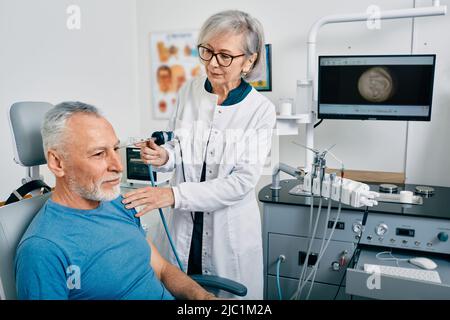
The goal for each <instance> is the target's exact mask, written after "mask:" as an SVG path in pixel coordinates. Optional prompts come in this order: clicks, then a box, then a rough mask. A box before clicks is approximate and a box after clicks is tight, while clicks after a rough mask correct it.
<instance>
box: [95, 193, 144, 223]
mask: <svg viewBox="0 0 450 320" xmlns="http://www.w3.org/2000/svg"><path fill="white" fill-rule="evenodd" d="M123 199H124V198H123V196H122V195H120V196H118V197H117V198H116V199H114V200H112V201H107V202H104V203H103V206H104V208H105V210H111V209H112V210H114V211H115V212H116V213H117V214H119V215H120V216H123V217H126V218H128V219H130V220H132V221H133V222H134V223H139V218H136V217H135V216H134V215H135V214H136V213H137V211H136V210H135V209H127V208H125V205H124V204H123V203H122V200H123Z"/></svg>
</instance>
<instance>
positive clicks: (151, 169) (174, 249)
mask: <svg viewBox="0 0 450 320" xmlns="http://www.w3.org/2000/svg"><path fill="white" fill-rule="evenodd" d="M148 170H149V171H150V181H151V183H152V187H156V184H155V179H154V177H153V168H152V165H151V164H149V165H148ZM158 211H159V216H160V217H161V221H162V223H163V226H164V230H166V234H167V238H168V239H169V243H170V246H171V247H172V251H173V254H174V255H175V258H176V259H177V263H178V266H179V267H180V270H181V271H183V272H184V268H183V265H182V264H181V260H180V258H179V257H178V253H177V249H176V248H175V245H174V243H173V240H172V237H171V236H170V233H169V228H168V227H167V223H166V218H164V214H163V211H162V209H161V208H158Z"/></svg>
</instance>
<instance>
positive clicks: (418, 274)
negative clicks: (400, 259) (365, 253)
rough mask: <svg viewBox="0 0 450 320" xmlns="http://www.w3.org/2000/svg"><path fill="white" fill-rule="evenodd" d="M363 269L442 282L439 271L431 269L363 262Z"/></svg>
mask: <svg viewBox="0 0 450 320" xmlns="http://www.w3.org/2000/svg"><path fill="white" fill-rule="evenodd" d="M364 271H366V272H371V273H377V272H378V273H380V274H382V275H389V276H394V277H401V278H408V279H413V280H422V281H429V282H434V283H442V282H441V278H440V277H439V273H438V272H437V271H433V270H422V269H414V268H402V267H391V266H382V265H376V264H367V263H366V264H364Z"/></svg>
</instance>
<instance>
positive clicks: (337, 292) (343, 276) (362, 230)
mask: <svg viewBox="0 0 450 320" xmlns="http://www.w3.org/2000/svg"><path fill="white" fill-rule="evenodd" d="M368 214H369V207H368V206H366V209H365V210H364V216H363V219H362V222H361V225H362V228H361V235H360V237H359V239H358V243H357V244H356V247H355V250H354V251H353V254H352V257H351V258H350V261H349V262H348V264H347V269H348V268H349V267H350V265H351V264H352V261H353V259H354V258H355V257H356V252H357V251H359V249H358V247H359V243H360V241H361V239H362V236H363V233H364V226H365V225H366V221H367V215H368ZM347 269H346V270H345V271H344V274H343V275H342V278H341V281H340V282H339V287H338V289H337V291H336V294H335V295H334V298H333V300H336V298H337V296H338V294H339V291H340V290H341V287H342V282H343V281H344V278H345V276H346V275H347Z"/></svg>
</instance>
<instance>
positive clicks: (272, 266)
mask: <svg viewBox="0 0 450 320" xmlns="http://www.w3.org/2000/svg"><path fill="white" fill-rule="evenodd" d="M308 240H309V239H308V238H306V237H296V236H289V235H283V234H276V233H269V237H268V248H267V249H268V250H267V257H266V259H267V260H266V261H267V264H266V266H267V273H268V274H269V275H273V276H276V274H277V270H276V265H277V260H278V257H279V256H280V255H284V256H285V257H286V260H285V261H284V262H283V263H281V265H280V275H281V276H283V277H288V278H294V279H298V278H299V277H300V273H301V270H302V266H303V262H302V261H301V260H300V256H301V255H302V253H305V254H306V251H307V250H308ZM321 242H322V239H315V240H314V243H313V246H312V250H311V252H312V253H316V257H317V256H318V253H319V250H320V246H321ZM354 246H355V245H354V244H353V243H351V242H343V241H334V240H331V241H330V243H329V245H328V249H327V250H326V251H325V254H324V256H323V258H322V260H321V261H320V264H319V269H318V271H317V275H316V281H318V282H322V283H328V284H335V285H339V283H340V281H341V279H342V277H343V276H344V272H345V268H346V265H344V266H342V267H340V269H339V270H338V271H335V270H333V268H332V263H333V262H336V261H339V258H340V257H341V255H342V254H343V253H344V252H345V251H346V252H347V254H346V257H347V263H348V261H349V260H350V258H351V256H352V254H353V251H354ZM310 259H313V257H311V258H310ZM311 270H312V267H311V266H310V267H308V270H307V271H308V274H309V273H310V271H311Z"/></svg>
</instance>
